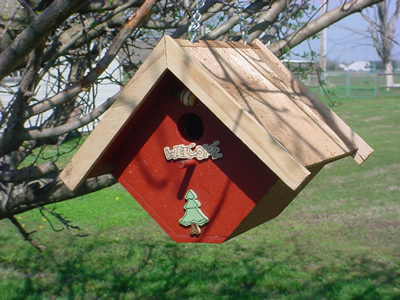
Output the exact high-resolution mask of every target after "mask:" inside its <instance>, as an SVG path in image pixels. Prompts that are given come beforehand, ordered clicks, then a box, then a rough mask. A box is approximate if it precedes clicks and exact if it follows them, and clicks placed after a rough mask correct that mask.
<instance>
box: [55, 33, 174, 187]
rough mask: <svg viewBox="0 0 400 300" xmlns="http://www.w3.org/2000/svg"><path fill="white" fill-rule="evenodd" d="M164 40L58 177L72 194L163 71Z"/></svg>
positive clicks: (164, 65) (164, 58)
mask: <svg viewBox="0 0 400 300" xmlns="http://www.w3.org/2000/svg"><path fill="white" fill-rule="evenodd" d="M166 65H167V64H166V57H165V39H164V38H163V39H161V40H160V42H159V43H158V44H157V46H156V47H155V48H154V49H153V51H152V52H151V53H150V55H149V56H148V57H147V59H146V60H145V61H144V63H143V64H142V66H140V68H139V69H138V71H137V72H136V74H135V75H134V76H133V77H132V79H131V80H130V81H129V82H128V84H127V85H126V86H125V87H124V89H123V91H122V92H121V95H120V96H119V97H118V99H117V100H116V101H115V103H114V104H113V105H112V106H111V107H110V108H109V110H108V111H107V112H106V114H105V115H104V117H103V119H102V120H101V122H99V124H98V125H97V126H96V128H95V129H94V130H93V132H92V133H91V134H90V135H89V137H88V138H87V140H86V141H85V142H84V143H83V144H82V146H81V147H80V148H79V150H78V151H77V152H76V154H75V155H74V156H73V157H72V159H71V161H70V162H69V163H68V164H67V166H66V167H65V168H64V170H63V171H62V172H61V174H60V179H61V180H62V181H63V182H64V183H65V185H66V186H67V187H68V188H69V189H70V190H72V191H74V190H76V189H77V188H78V187H79V185H80V184H81V183H82V182H83V181H84V180H85V179H86V178H87V176H88V175H89V173H90V172H91V171H92V170H93V169H94V168H95V166H96V164H97V163H98V162H99V161H100V159H101V157H102V156H103V155H104V154H105V153H106V151H107V150H108V149H109V147H110V145H111V144H112V142H113V141H114V140H115V139H116V137H117V136H118V134H119V133H120V132H121V131H122V129H123V128H124V127H125V125H126V124H127V123H128V121H129V119H130V117H131V116H132V115H133V114H134V113H135V111H137V110H138V109H139V107H140V106H141V104H142V103H143V101H145V100H146V96H147V95H148V94H149V93H150V92H151V91H152V89H153V87H154V86H155V85H156V84H157V82H158V81H159V80H160V78H161V77H162V76H163V74H164V73H165V72H166V70H167V68H166Z"/></svg>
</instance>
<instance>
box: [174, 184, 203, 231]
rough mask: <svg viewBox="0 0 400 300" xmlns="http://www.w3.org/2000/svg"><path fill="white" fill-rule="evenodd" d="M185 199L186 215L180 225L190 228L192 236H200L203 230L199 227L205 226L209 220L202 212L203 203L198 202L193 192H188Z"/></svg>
mask: <svg viewBox="0 0 400 300" xmlns="http://www.w3.org/2000/svg"><path fill="white" fill-rule="evenodd" d="M185 199H186V200H187V202H186V204H185V205H184V206H183V208H184V209H185V215H184V216H183V217H182V218H181V219H180V220H179V223H180V224H181V225H183V226H190V235H200V233H201V229H200V227H199V226H203V225H204V224H206V223H208V221H209V220H208V218H207V217H206V215H205V214H204V213H203V212H202V211H201V209H200V207H201V203H200V201H199V200H197V195H196V193H195V192H194V191H193V190H188V191H187V193H186V195H185Z"/></svg>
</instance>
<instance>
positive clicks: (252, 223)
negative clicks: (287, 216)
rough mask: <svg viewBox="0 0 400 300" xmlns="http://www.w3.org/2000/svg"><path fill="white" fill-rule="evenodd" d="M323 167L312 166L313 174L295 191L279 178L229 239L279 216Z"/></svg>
mask: <svg viewBox="0 0 400 300" xmlns="http://www.w3.org/2000/svg"><path fill="white" fill-rule="evenodd" d="M322 168H323V166H316V167H314V168H311V169H310V172H311V175H310V176H308V177H307V180H305V181H304V182H303V183H302V185H301V187H299V188H298V189H297V190H295V191H293V190H291V189H289V188H288V187H287V186H286V185H285V184H284V183H283V182H282V181H281V180H278V181H277V182H276V183H275V185H274V186H273V187H272V188H271V189H270V190H269V191H268V193H267V194H266V195H265V196H264V197H263V198H262V199H261V200H260V202H258V203H257V205H256V207H254V209H253V210H252V211H251V212H250V214H248V215H247V217H246V218H245V219H243V221H242V222H241V223H240V225H239V226H238V227H237V228H236V229H235V231H234V232H233V233H232V234H231V235H230V236H229V238H228V239H231V238H233V237H235V236H237V235H239V234H242V233H243V232H245V231H248V230H249V229H251V228H254V227H256V226H258V225H260V224H263V223H265V222H267V221H269V220H272V219H274V218H276V217H277V216H279V215H280V214H281V213H282V211H283V210H284V209H285V208H286V207H287V206H288V205H289V204H290V203H291V202H292V201H293V199H294V198H295V197H296V196H297V195H298V194H299V193H300V192H301V191H302V190H303V189H304V187H305V186H306V185H307V184H308V183H309V182H310V181H311V180H312V179H313V178H314V177H315V175H317V174H318V172H319V171H321V169H322Z"/></svg>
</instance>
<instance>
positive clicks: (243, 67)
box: [61, 36, 372, 243]
mask: <svg viewBox="0 0 400 300" xmlns="http://www.w3.org/2000/svg"><path fill="white" fill-rule="evenodd" d="M371 153H372V149H371V148H370V147H369V146H368V145H367V144H366V143H365V142H364V141H363V140H362V139H361V138H360V137H359V136H358V135H357V134H356V133H354V132H353V131H352V130H351V129H350V128H349V127H348V126H347V125H346V124H345V123H344V122H343V121H342V120H341V119H340V118H339V117H338V116H337V115H336V114H335V113H334V112H332V111H331V110H330V109H329V108H328V107H327V106H325V105H324V104H323V103H322V102H321V101H320V100H319V99H317V98H316V97H315V96H314V95H313V94H312V93H311V92H310V91H309V90H308V89H307V88H306V87H305V86H304V85H303V84H302V83H301V82H300V81H299V80H298V79H297V78H296V77H295V76H294V75H293V74H291V72H290V71H289V70H287V69H286V68H285V67H284V66H283V65H282V63H281V62H280V61H279V60H278V59H277V58H276V57H275V56H274V55H273V54H272V53H270V52H269V50H268V49H267V48H266V47H265V46H264V45H263V44H262V43H261V42H259V41H256V42H255V43H251V44H249V45H243V44H241V43H234V42H209V41H201V42H196V43H194V44H192V43H191V42H189V41H183V40H173V39H172V38H170V37H168V36H166V37H164V38H163V39H161V41H160V42H159V44H158V45H157V47H156V48H155V49H154V50H153V52H152V53H151V54H150V56H149V57H148V58H147V59H146V61H145V62H144V63H143V65H142V66H141V68H140V69H139V70H138V71H137V73H136V74H135V76H134V77H133V78H132V79H131V81H130V82H129V83H128V85H127V86H126V87H125V88H124V90H123V91H122V93H121V95H120V97H119V99H118V100H117V101H116V102H115V103H114V104H113V106H112V107H111V108H110V109H109V111H108V112H107V113H106V115H105V117H104V118H103V119H102V120H101V122H100V123H99V124H98V126H97V127H96V129H95V130H94V131H93V132H92V133H91V134H90V136H89V137H88V139H87V140H86V142H85V143H84V144H83V145H82V147H81V148H80V149H79V151H78V152H77V153H76V155H75V156H74V157H73V158H72V160H71V162H70V163H69V164H68V166H67V167H66V168H65V169H64V171H63V172H62V174H61V179H62V180H63V181H64V182H65V184H66V185H67V186H68V187H69V188H70V189H72V190H73V189H76V188H77V187H78V186H79V184H80V183H81V182H82V181H83V180H85V179H87V178H90V177H94V176H97V175H101V174H105V173H112V174H113V175H114V176H115V177H116V178H117V179H118V181H119V182H120V183H121V184H122V185H123V186H124V187H125V189H126V190H127V191H128V192H129V193H130V194H131V195H132V196H133V197H134V198H135V199H136V200H137V201H138V202H139V203H140V204H141V206H142V207H143V208H144V209H145V210H146V211H147V212H148V213H149V214H150V215H151V216H152V217H153V218H154V219H155V220H156V221H157V222H158V224H159V225H160V226H161V227H162V228H163V229H164V230H165V231H166V232H167V233H168V234H169V235H170V236H171V238H172V239H174V240H175V241H177V242H207V243H221V242H224V241H226V240H228V239H230V238H232V237H234V236H236V235H238V234H240V233H243V232H245V231H247V230H249V229H250V228H252V227H255V226H257V225H259V224H261V223H264V222H266V221H268V220H270V219H272V218H275V217H276V216H278V215H279V214H280V213H281V212H282V211H283V210H284V209H285V207H287V205H288V204H289V203H290V202H291V201H292V200H293V199H294V198H295V197H296V195H297V194H298V193H299V192H300V191H301V190H302V189H303V188H304V187H305V186H306V184H307V183H308V182H309V181H310V180H311V179H312V178H313V177H314V176H315V175H316V174H317V173H318V172H319V171H320V170H321V169H322V167H323V166H324V165H325V164H327V163H329V162H332V161H334V160H337V159H339V158H343V157H346V156H352V157H353V158H354V159H355V160H356V161H357V162H358V163H362V162H363V161H364V160H365V159H366V158H367V157H368V156H369V155H370V154H371Z"/></svg>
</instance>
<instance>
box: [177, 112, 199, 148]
mask: <svg viewBox="0 0 400 300" xmlns="http://www.w3.org/2000/svg"><path fill="white" fill-rule="evenodd" d="M178 130H179V132H180V134H181V135H182V136H183V137H184V138H185V139H186V140H188V141H197V140H199V139H200V138H201V136H202V135H203V132H204V126H203V121H202V120H201V119H200V117H199V116H197V115H195V114H185V115H183V116H182V117H181V118H180V119H179V121H178Z"/></svg>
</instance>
